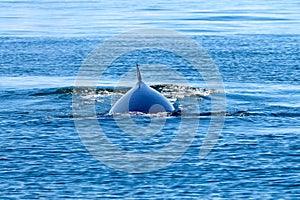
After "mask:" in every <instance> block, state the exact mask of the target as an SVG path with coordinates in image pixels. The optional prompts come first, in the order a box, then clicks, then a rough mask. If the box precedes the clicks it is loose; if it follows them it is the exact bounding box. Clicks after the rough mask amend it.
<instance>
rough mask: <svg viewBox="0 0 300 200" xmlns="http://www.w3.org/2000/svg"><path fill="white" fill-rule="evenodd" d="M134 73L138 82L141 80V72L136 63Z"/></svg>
mask: <svg viewBox="0 0 300 200" xmlns="http://www.w3.org/2000/svg"><path fill="white" fill-rule="evenodd" d="M136 73H137V77H138V80H139V82H140V81H142V76H141V72H140V68H139V65H138V64H136Z"/></svg>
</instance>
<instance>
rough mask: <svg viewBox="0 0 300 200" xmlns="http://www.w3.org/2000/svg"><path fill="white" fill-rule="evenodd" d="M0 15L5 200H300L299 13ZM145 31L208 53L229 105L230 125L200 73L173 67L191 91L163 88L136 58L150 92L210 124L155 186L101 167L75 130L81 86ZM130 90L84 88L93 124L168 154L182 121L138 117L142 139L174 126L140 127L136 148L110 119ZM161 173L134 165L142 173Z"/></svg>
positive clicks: (253, 7)
mask: <svg viewBox="0 0 300 200" xmlns="http://www.w3.org/2000/svg"><path fill="white" fill-rule="evenodd" d="M0 5H1V6H0V102H1V103H0V134H1V137H0V188H1V189H0V198H1V199H35V198H44V199H65V198H70V199H94V198H117V199H123V198H124V199H299V198H300V184H299V182H300V164H299V163H300V34H299V33H300V3H299V1H294V0H288V1H275V0H263V1H258V0H255V1H236V2H234V1H227V0H225V1H192V0H189V1H154V2H140V1H137V0H131V1H89V2H88V3H86V2H84V1H75V0H71V1H50V0H46V1H35V0H32V1H23V0H22V1H21V0H20V1H8V0H7V1H1V2H0ZM136 28H166V29H170V30H173V31H178V32H179V33H181V34H183V35H186V37H188V38H190V39H191V40H193V41H196V42H197V43H198V44H199V45H201V46H202V48H203V49H204V50H205V51H206V52H207V54H208V55H209V56H210V57H211V58H212V60H213V62H214V63H215V65H216V66H217V67H218V69H219V72H220V74H221V76H222V80H223V84H224V88H225V94H226V112H225V113H212V112H211V98H212V97H213V96H214V95H218V91H215V90H214V88H208V87H207V86H206V85H205V83H204V82H203V80H199V79H198V78H197V77H196V78H195V77H194V74H193V73H189V71H188V70H189V69H188V68H185V64H184V62H179V61H178V60H176V59H174V60H173V59H168V60H167V61H165V63H164V64H165V65H167V66H173V67H174V66H180V70H181V71H182V72H183V73H184V74H185V77H186V78H187V79H188V81H189V84H190V86H182V85H180V84H179V83H177V82H176V81H174V82H173V83H166V80H165V79H164V78H163V77H162V74H164V73H168V72H167V71H166V70H167V68H165V69H164V70H154V71H152V72H151V73H152V74H151V75H149V74H148V73H147V70H145V68H144V69H143V62H144V61H143V59H144V58H145V57H147V56H145V54H144V52H142V51H141V52H135V56H136V57H138V58H139V59H140V60H141V61H140V62H141V63H142V64H141V72H142V76H143V79H144V81H145V82H146V83H149V85H151V86H152V87H153V88H155V89H157V90H158V91H160V92H161V93H163V94H164V95H165V96H167V98H168V99H169V100H170V101H171V102H172V103H173V104H174V105H175V107H176V108H177V109H182V110H185V109H187V110H188V111H189V112H188V117H189V119H191V120H193V121H197V122H198V121H199V126H198V128H197V131H196V132H195V133H194V134H195V137H194V139H193V140H192V142H191V144H190V145H189V147H188V148H187V149H186V151H185V152H183V154H182V155H181V156H179V157H178V158H177V159H176V160H175V161H174V162H170V163H169V164H168V165H167V166H164V167H162V168H159V167H158V168H157V169H155V170H152V171H149V172H145V173H134V172H132V171H131V172H128V171H126V170H120V169H117V168H114V167H111V166H110V165H108V164H107V163H105V162H101V161H99V160H98V159H97V157H96V156H95V155H94V154H93V153H91V151H90V149H89V148H88V147H87V146H86V145H85V143H84V142H83V141H82V136H81V135H80V134H79V133H78V127H77V126H75V120H77V119H79V120H80V119H81V118H80V117H81V116H77V115H76V113H74V112H73V106H74V104H72V101H73V100H74V93H75V91H74V90H73V89H74V85H75V81H76V77H77V75H78V73H79V70H80V67H81V66H82V64H83V63H84V61H85V60H86V58H87V57H88V56H89V55H90V53H91V52H92V51H93V50H94V49H95V48H97V47H98V46H99V45H101V44H102V43H103V42H104V41H106V40H107V39H110V38H111V37H112V36H115V35H116V34H120V33H123V32H126V31H130V30H132V29H136ZM147 55H148V56H149V55H150V56H149V57H150V61H149V63H150V64H151V62H152V63H153V61H156V60H160V61H163V60H164V59H165V58H170V57H169V54H168V53H167V52H160V53H159V54H157V52H152V54H151V52H150V53H149V52H148V54H147ZM126 58H127V59H129V58H128V56H127V57H126V56H125V57H124V58H123V59H122V58H120V59H119V60H117V61H116V62H115V63H114V64H113V67H115V68H112V69H115V70H113V71H115V72H116V73H119V76H121V74H122V72H123V71H122V70H125V68H126V70H127V71H128V70H129V69H133V70H134V69H135V62H133V61H132V60H130V59H129V60H126ZM134 61H136V60H134ZM131 63H132V65H131ZM125 66H126V67H125ZM116 69H117V70H116ZM126 70H125V71H124V72H126ZM185 72H186V73H185ZM149 73H150V72H149ZM156 74H157V76H156ZM119 76H118V77H119ZM118 77H117V78H118ZM117 78H116V76H115V74H114V73H112V74H110V73H106V81H104V82H101V81H99V83H98V85H97V87H96V88H89V87H85V88H83V93H84V98H85V100H86V101H87V102H93V105H95V112H96V115H95V116H94V118H93V119H94V120H97V121H98V122H99V124H100V125H101V127H102V129H103V131H104V132H106V134H107V137H108V138H109V139H110V141H111V142H112V143H115V144H117V145H118V146H120V148H122V150H123V151H125V152H135V153H139V154H143V153H144V154H147V155H148V154H149V153H150V154H151V152H153V154H155V152H156V150H158V149H161V148H163V147H164V146H166V145H168V143H170V142H171V141H172V140H173V139H174V137H175V135H176V133H177V130H178V129H179V127H178V124H180V123H181V117H180V116H149V115H147V116H143V115H138V116H132V117H133V118H134V121H135V122H136V123H137V124H138V125H139V126H141V129H142V130H146V129H145V127H147V126H148V125H149V120H150V119H152V120H153V121H154V122H155V121H165V126H166V128H164V129H161V131H160V132H159V133H158V134H155V135H152V137H142V138H139V137H138V136H137V135H138V134H139V133H140V132H141V131H139V129H136V128H135V127H130V126H131V125H132V124H129V125H127V128H129V129H134V132H136V134H137V135H135V137H133V136H131V135H127V134H126V133H124V132H122V131H121V130H120V128H119V127H118V126H117V124H116V123H115V119H114V118H113V117H112V116H109V115H108V114H107V113H108V111H109V109H110V107H111V104H112V103H113V102H114V101H116V100H117V99H118V98H120V97H121V96H122V95H123V94H125V93H126V91H127V90H128V89H130V87H132V86H133V85H134V84H135V82H136V80H132V82H128V84H124V85H122V86H121V87H115V86H116V82H117ZM171 81H172V78H171ZM92 90H93V91H95V92H94V93H91V91H92ZM188 97H193V98H196V99H197V104H199V106H200V112H196V111H195V110H193V109H190V110H189V109H188V108H186V107H184V105H181V104H180V103H178V102H180V100H182V99H185V98H188ZM189 106H192V105H189ZM214 115H222V116H224V117H225V122H224V125H223V128H222V131H221V133H220V136H219V139H218V141H217V143H216V145H215V146H214V148H213V149H212V150H211V151H210V152H209V154H208V155H207V157H206V159H201V158H200V157H199V151H200V149H201V144H202V143H203V140H204V138H205V133H206V132H207V130H208V127H209V125H210V121H211V119H212V118H213V116H214ZM122 117H124V119H125V118H126V116H118V121H119V122H122V120H123V118H122ZM191 125H192V124H191ZM86 128H87V129H89V126H88V125H87V126H86ZM149 129H150V128H149ZM141 134H142V133H141ZM136 138H137V139H136ZM97 145H98V146H99V147H101V145H103V144H101V143H99V144H97ZM103 153H105V152H103ZM163 159H164V158H163ZM117 164H119V165H122V163H117ZM147 164H149V163H147V162H139V163H132V165H134V166H136V167H137V168H140V169H143V168H146V167H147V166H145V165H147Z"/></svg>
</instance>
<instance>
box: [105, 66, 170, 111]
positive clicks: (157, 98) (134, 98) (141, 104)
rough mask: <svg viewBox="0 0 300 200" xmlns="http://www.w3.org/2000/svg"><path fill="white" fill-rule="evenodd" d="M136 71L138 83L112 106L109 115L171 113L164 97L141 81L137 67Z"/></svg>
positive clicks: (137, 67) (168, 103)
mask: <svg viewBox="0 0 300 200" xmlns="http://www.w3.org/2000/svg"><path fill="white" fill-rule="evenodd" d="M136 71H137V78H138V82H137V83H136V85H135V86H134V87H133V88H131V89H130V90H129V91H128V92H127V93H126V94H125V95H124V96H122V97H121V98H120V99H119V100H118V101H117V102H116V103H115V104H114V105H113V107H112V108H111V109H110V111H109V115H113V114H117V113H129V112H141V113H146V114H148V113H149V114H156V113H159V112H170V113H171V112H173V111H174V110H175V109H174V107H173V105H172V104H171V103H170V102H169V101H168V100H167V99H166V97H164V96H163V95H162V94H160V93H159V92H157V91H156V90H154V89H152V88H151V87H149V86H148V85H146V84H145V83H144V82H143V81H142V76H141V73H140V69H139V66H138V65H136Z"/></svg>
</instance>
